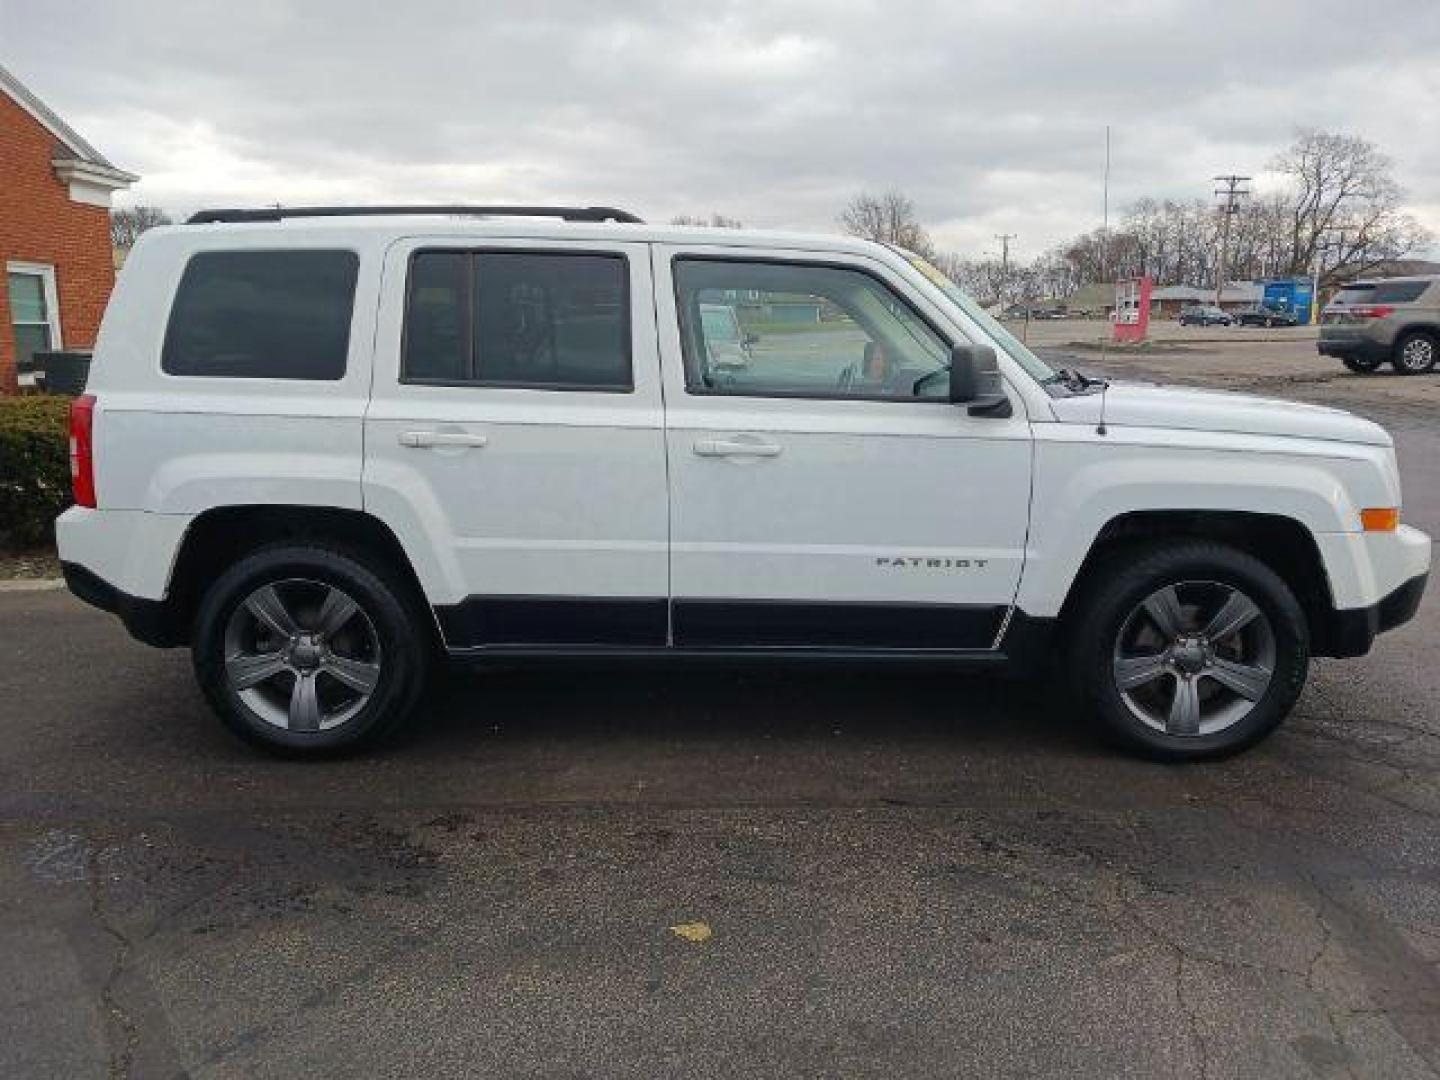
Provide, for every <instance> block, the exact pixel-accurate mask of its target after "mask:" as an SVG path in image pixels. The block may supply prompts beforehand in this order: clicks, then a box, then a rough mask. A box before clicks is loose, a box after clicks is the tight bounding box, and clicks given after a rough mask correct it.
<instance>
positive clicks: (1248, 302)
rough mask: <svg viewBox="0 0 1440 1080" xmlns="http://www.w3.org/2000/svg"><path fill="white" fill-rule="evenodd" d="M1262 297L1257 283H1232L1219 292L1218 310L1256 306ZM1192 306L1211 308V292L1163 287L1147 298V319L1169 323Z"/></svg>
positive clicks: (1195, 288)
mask: <svg viewBox="0 0 1440 1080" xmlns="http://www.w3.org/2000/svg"><path fill="white" fill-rule="evenodd" d="M1264 295H1265V286H1263V285H1262V284H1260V282H1258V281H1232V282H1230V283H1228V284H1227V285H1226V286H1225V288H1224V289H1222V290H1221V291H1220V306H1221V307H1222V308H1224V309H1225V310H1226V311H1234V310H1237V309H1239V308H1243V307H1250V306H1252V305H1254V304H1258V303H1260V300H1261V298H1262V297H1263V296H1264ZM1196 304H1205V305H1207V306H1214V304H1215V290H1214V289H1213V288H1209V289H1202V288H1199V287H1198V286H1195V285H1164V286H1161V287H1159V288H1157V289H1155V291H1154V292H1152V293H1151V294H1150V317H1151V318H1152V319H1173V318H1175V317H1177V316H1178V315H1179V314H1180V312H1181V311H1182V310H1184V309H1185V308H1187V307H1193V306H1194V305H1196Z"/></svg>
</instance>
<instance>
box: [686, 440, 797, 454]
mask: <svg viewBox="0 0 1440 1080" xmlns="http://www.w3.org/2000/svg"><path fill="white" fill-rule="evenodd" d="M780 450H781V447H779V446H777V445H776V444H775V443H769V442H758V441H757V442H746V441H745V440H743V439H701V440H699V441H698V442H696V444H695V453H697V454H699V455H700V456H701V457H775V456H776V455H778V454H779V453H780Z"/></svg>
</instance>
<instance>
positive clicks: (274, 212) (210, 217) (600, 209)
mask: <svg viewBox="0 0 1440 1080" xmlns="http://www.w3.org/2000/svg"><path fill="white" fill-rule="evenodd" d="M394 214H426V215H437V216H442V215H443V216H450V217H552V218H560V219H561V220H563V221H621V222H627V223H629V224H632V225H640V224H643V222H642V221H641V220H640V219H639V218H638V217H636V216H635V215H634V214H632V213H630V212H629V211H628V210H616V209H615V208H614V207H613V206H285V207H280V206H271V207H265V208H262V209H254V210H243V209H221V210H200V211H198V212H196V213H194V214H191V215H190V218H189V220H188V222H187V224H190V225H203V224H207V223H210V222H217V221H221V222H241V221H283V220H285V219H286V218H319V217H380V216H388V215H394Z"/></svg>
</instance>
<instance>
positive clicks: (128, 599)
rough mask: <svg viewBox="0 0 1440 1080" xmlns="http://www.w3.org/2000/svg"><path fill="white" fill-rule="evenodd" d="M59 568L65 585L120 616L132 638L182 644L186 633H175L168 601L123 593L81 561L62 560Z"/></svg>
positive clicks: (161, 645)
mask: <svg viewBox="0 0 1440 1080" xmlns="http://www.w3.org/2000/svg"><path fill="white" fill-rule="evenodd" d="M60 569H61V571H62V572H63V573H64V575H65V585H66V587H67V588H68V589H69V590H70V591H71V592H72V593H74V594H75V595H76V596H77V597H79V598H80V599H81V600H84V601H85V602H86V603H87V604H90V605H92V606H93V607H97V608H99V609H100V610H101V611H108V612H110V613H111V614H112V615H118V616H119V618H120V621H121V622H122V623H124V624H125V629H126V630H128V631H130V635H131V637H134V638H136V639H137V640H139V641H143V642H144V643H145V644H146V645H155V646H157V647H159V648H169V647H171V646H173V645H179V644H182V642H183V635H181V634H178V633H177V632H176V628H175V626H174V625H173V620H172V619H171V618H170V610H169V605H167V604H166V603H165V601H163V600H147V599H145V598H143V597H139V596H131V595H130V594H129V593H125V592H121V591H120V590H119V589H117V588H116V587H115V586H114V585H111V584H110V583H109V582H108V581H106V580H105V579H104V578H102V577H101V576H100V575H99V574H97V573H95V572H94V571H93V570H88V569H86V568H85V567H83V566H81V565H80V564H79V563H73V562H62V563H61V564H60Z"/></svg>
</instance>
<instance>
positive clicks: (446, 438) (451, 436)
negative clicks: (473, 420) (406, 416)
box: [398, 431, 490, 448]
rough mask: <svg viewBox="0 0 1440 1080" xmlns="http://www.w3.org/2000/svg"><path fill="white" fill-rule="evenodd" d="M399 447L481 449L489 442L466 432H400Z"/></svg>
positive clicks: (483, 437) (485, 438)
mask: <svg viewBox="0 0 1440 1080" xmlns="http://www.w3.org/2000/svg"><path fill="white" fill-rule="evenodd" d="M398 441H399V443H400V445H401V446H412V447H426V446H468V447H476V448H479V447H482V446H485V445H486V444H487V443H489V442H490V440H489V439H488V438H487V437H486V436H484V435H471V434H470V433H469V432H466V431H402V432H401V433H400V435H399V439H398Z"/></svg>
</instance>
